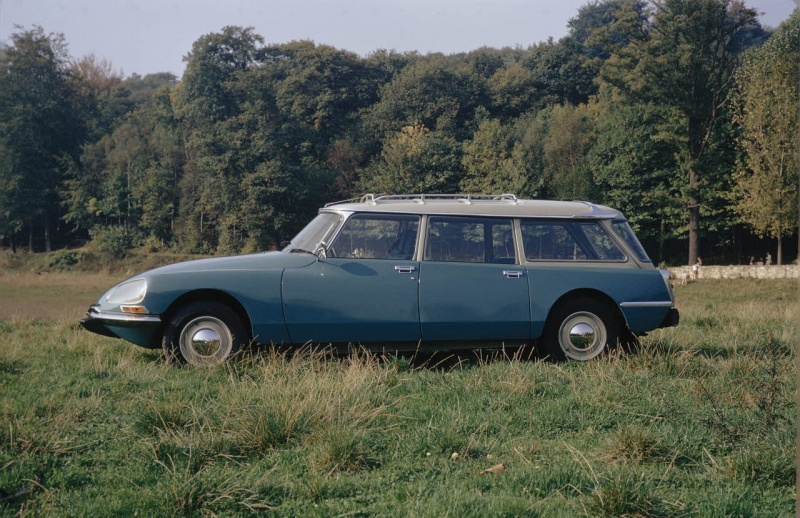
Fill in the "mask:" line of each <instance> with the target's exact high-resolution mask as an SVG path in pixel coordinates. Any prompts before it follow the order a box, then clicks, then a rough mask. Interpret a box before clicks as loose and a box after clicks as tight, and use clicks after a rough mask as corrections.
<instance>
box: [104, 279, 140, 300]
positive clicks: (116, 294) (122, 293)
mask: <svg viewBox="0 0 800 518" xmlns="http://www.w3.org/2000/svg"><path fill="white" fill-rule="evenodd" d="M145 295H147V280H145V279H133V280H132V281H125V282H123V283H120V284H117V285H116V286H114V287H113V288H111V290H110V291H109V292H108V295H106V298H105V302H106V303H107V304H115V305H116V304H138V303H139V302H141V301H143V300H144V296H145Z"/></svg>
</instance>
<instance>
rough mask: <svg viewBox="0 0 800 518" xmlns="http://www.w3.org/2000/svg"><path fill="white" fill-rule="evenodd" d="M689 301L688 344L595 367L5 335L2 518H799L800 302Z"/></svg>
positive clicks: (735, 286)
mask: <svg viewBox="0 0 800 518" xmlns="http://www.w3.org/2000/svg"><path fill="white" fill-rule="evenodd" d="M2 282H3V280H2V279H0V284H2ZM678 297H679V299H678V300H679V306H680V309H681V312H682V323H681V326H680V327H678V328H675V329H666V330H660V331H657V332H654V333H652V334H651V335H650V336H648V337H646V338H644V339H643V340H642V343H641V347H640V348H639V350H638V351H636V352H633V353H630V354H627V353H623V352H619V353H615V354H611V355H609V356H608V357H606V358H603V359H601V360H600V361H597V362H592V363H589V364H575V363H565V364H552V363H548V362H542V361H538V360H531V361H523V360H522V359H521V358H519V357H513V356H512V355H510V354H509V355H507V356H506V357H503V356H502V355H499V356H488V355H479V354H463V355H462V356H461V357H460V358H456V357H451V355H450V354H449V353H446V354H439V355H434V356H433V357H426V358H424V359H420V358H419V357H409V356H405V357H386V358H382V357H378V356H371V355H368V354H365V353H355V354H352V355H350V356H346V357H335V356H332V355H329V354H326V353H325V352H324V351H322V352H320V351H313V350H301V351H296V352H295V353H294V354H287V353H280V352H276V351H267V352H265V353H263V354H260V355H251V356H244V357H242V358H241V359H239V360H237V361H235V362H233V363H232V364H230V365H226V366H221V367H218V368H214V369H204V370H197V369H190V368H176V367H172V366H169V365H166V364H165V363H163V362H162V361H160V359H159V356H158V353H157V352H152V351H146V350H143V349H139V348H137V347H135V346H133V345H130V344H127V343H124V342H122V341H117V340H112V339H107V338H103V337H98V336H95V335H91V334H89V333H86V332H84V331H81V330H79V329H78V328H77V327H76V326H75V325H74V321H71V320H69V319H59V318H56V319H53V318H37V317H36V316H35V315H33V316H31V317H30V318H24V317H19V316H17V317H12V318H5V319H4V320H3V321H2V322H0V394H2V396H1V397H0V514H6V515H23V516H24V515H40V514H57V515H66V514H70V515H71V514H75V515H109V514H124V515H129V514H130V515H132V514H134V513H137V512H138V513H139V514H140V515H198V514H208V515H214V514H216V515H240V514H252V513H257V512H262V511H270V512H272V513H273V514H277V515H285V516H297V515H321V516H328V515H341V514H372V515H407V514H412V515H422V516H484V515H509V516H511V515H513V516H517V515H520V516H576V515H577V516H580V515H584V516H791V515H793V514H794V510H795V504H794V502H795V494H794V479H795V464H794V456H795V450H794V436H795V434H794V430H795V427H796V408H795V400H794V392H795V387H796V376H795V368H794V361H795V357H796V355H795V346H796V343H797V319H796V314H797V313H798V309H800V307H798V302H797V296H796V287H795V285H794V284H789V283H787V282H786V281H758V280H742V281H735V282H732V281H727V282H726V281H719V282H715V281H702V282H699V283H695V284H691V285H688V286H680V287H678ZM43 302H44V300H43ZM500 463H504V464H505V466H506V469H505V470H500V471H498V472H497V473H495V474H486V475H481V472H482V471H483V470H485V469H486V468H488V467H490V466H494V465H497V464H500Z"/></svg>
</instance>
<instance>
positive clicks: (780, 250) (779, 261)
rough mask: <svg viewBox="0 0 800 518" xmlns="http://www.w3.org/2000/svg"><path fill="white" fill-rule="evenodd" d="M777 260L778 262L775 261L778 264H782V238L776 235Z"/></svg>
mask: <svg viewBox="0 0 800 518" xmlns="http://www.w3.org/2000/svg"><path fill="white" fill-rule="evenodd" d="M777 261H778V263H777V264H778V266H780V265H782V264H783V239H781V236H778V258H777Z"/></svg>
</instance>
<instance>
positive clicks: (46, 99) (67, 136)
mask: <svg viewBox="0 0 800 518" xmlns="http://www.w3.org/2000/svg"><path fill="white" fill-rule="evenodd" d="M11 39H12V43H13V45H12V46H11V47H9V48H7V49H5V52H3V53H2V58H3V59H2V62H0V140H2V148H3V149H4V154H5V160H3V162H2V165H0V177H1V178H0V185H2V187H0V188H2V190H3V191H4V195H3V197H4V198H5V200H4V204H5V205H4V206H3V207H2V208H0V209H2V210H0V212H3V213H7V214H8V215H7V216H6V217H4V218H3V219H4V224H5V227H6V228H5V229H3V231H4V233H10V234H11V235H12V236H13V234H15V233H16V232H18V231H19V230H20V229H21V227H22V226H23V225H27V226H28V248H29V250H31V251H33V235H34V228H36V227H35V223H34V221H35V219H38V218H41V221H42V226H41V227H38V228H43V229H44V238H45V249H46V250H47V251H50V250H51V248H52V240H51V237H52V236H51V230H52V225H53V222H54V221H56V219H57V218H58V215H59V214H58V212H57V207H58V199H57V190H58V186H59V185H60V183H61V176H62V174H63V169H64V167H63V159H64V157H65V156H75V155H77V152H78V146H79V142H80V139H81V135H82V129H81V127H80V126H79V124H78V119H77V117H76V116H75V110H74V107H73V92H72V89H71V87H70V82H69V72H68V67H67V58H68V56H67V48H66V44H65V43H64V37H63V35H61V34H45V33H44V31H43V30H42V28H41V27H34V28H33V29H31V30H28V31H22V32H18V33H15V34H13V35H12V36H11Z"/></svg>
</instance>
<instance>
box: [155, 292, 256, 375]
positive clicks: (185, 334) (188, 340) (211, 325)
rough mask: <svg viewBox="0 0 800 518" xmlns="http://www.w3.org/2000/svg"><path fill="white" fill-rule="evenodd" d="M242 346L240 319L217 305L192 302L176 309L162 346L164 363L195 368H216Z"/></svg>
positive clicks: (243, 342)
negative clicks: (165, 361) (178, 363)
mask: <svg viewBox="0 0 800 518" xmlns="http://www.w3.org/2000/svg"><path fill="white" fill-rule="evenodd" d="M246 344H247V331H246V329H245V326H244V324H243V323H242V319H241V318H240V317H239V315H237V314H236V312H235V311H233V310H232V309H231V308H230V307H228V306H226V305H224V304H220V303H217V302H193V303H191V304H188V305H187V306H185V307H183V308H181V309H179V310H178V312H177V313H175V315H174V316H173V317H172V318H170V320H169V321H168V323H167V325H166V327H165V328H164V339H163V342H162V346H163V348H164V354H165V355H166V357H167V359H168V360H170V361H177V362H185V363H188V364H189V365H194V366H196V367H209V366H212V365H219V364H220V363H223V362H225V361H227V360H228V359H229V358H230V357H231V356H232V355H233V354H235V353H236V352H237V351H239V350H240V349H241V348H242V347H243V346H245V345H246Z"/></svg>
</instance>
